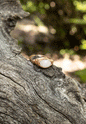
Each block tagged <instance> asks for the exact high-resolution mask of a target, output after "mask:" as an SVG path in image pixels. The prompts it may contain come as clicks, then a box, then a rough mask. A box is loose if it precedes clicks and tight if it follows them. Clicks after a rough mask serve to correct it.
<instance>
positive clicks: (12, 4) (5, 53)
mask: <svg viewBox="0 0 86 124" xmlns="http://www.w3.org/2000/svg"><path fill="white" fill-rule="evenodd" d="M27 15H28V14H27V13H26V12H24V11H23V10H22V8H21V5H20V3H19V1H18V0H0V124H86V101H85V100H84V99H85V98H84V95H85V91H83V90H82V86H81V85H80V84H79V83H78V82H77V81H75V80H74V79H71V78H70V77H67V76H65V75H64V74H63V73H62V70H61V68H57V67H55V66H51V67H50V68H48V69H41V68H40V67H37V66H36V65H33V64H32V63H31V62H30V61H28V60H26V59H25V58H24V57H23V56H22V55H21V54H20V53H21V49H20V48H19V46H18V45H17V41H16V40H15V39H13V38H12V37H11V36H10V31H11V30H13V28H14V27H15V24H16V21H17V20H18V19H19V18H22V17H24V16H27Z"/></svg>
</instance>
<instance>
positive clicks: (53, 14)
mask: <svg viewBox="0 0 86 124" xmlns="http://www.w3.org/2000/svg"><path fill="white" fill-rule="evenodd" d="M20 1H21V3H22V7H23V9H24V10H25V11H28V12H30V13H31V15H34V20H35V22H36V24H37V25H38V26H39V25H46V26H47V27H48V28H49V29H50V27H52V29H53V32H51V34H52V35H54V37H55V40H56V41H55V42H57V44H59V45H60V46H61V47H60V48H64V47H65V48H66V49H70V48H74V47H75V46H79V48H80V49H86V47H85V46H86V43H85V42H83V40H85V35H86V28H85V27H84V26H83V25H86V1H85V0H58V1H57V0H54V1H51V0H46V1H45V0H40V1H39V0H20ZM68 22H69V23H68ZM69 24H70V25H69ZM76 25H78V26H76ZM71 27H72V28H71ZM81 30H83V31H81ZM80 31H81V32H80ZM72 38H73V41H74V40H75V44H74V43H73V42H72ZM59 41H61V42H59ZM72 44H73V45H72Z"/></svg>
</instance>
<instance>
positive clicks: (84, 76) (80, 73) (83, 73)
mask: <svg viewBox="0 0 86 124" xmlns="http://www.w3.org/2000/svg"><path fill="white" fill-rule="evenodd" d="M75 74H76V75H78V76H79V77H80V78H81V81H82V82H83V83H86V69H83V70H80V71H76V72H75Z"/></svg>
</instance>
